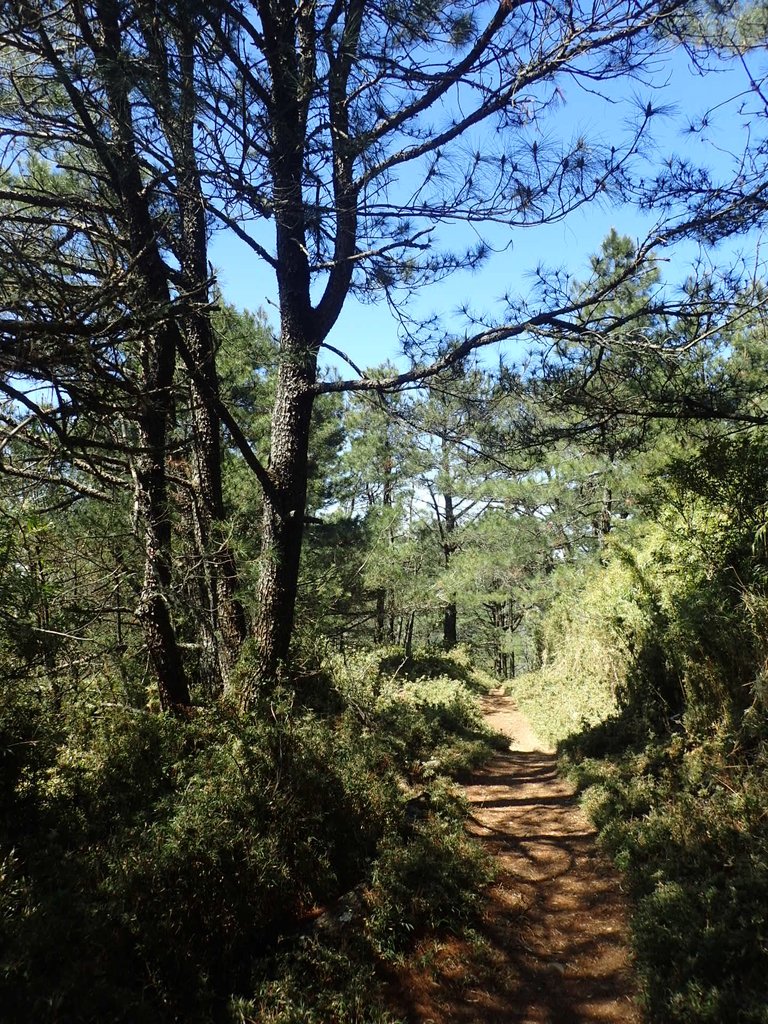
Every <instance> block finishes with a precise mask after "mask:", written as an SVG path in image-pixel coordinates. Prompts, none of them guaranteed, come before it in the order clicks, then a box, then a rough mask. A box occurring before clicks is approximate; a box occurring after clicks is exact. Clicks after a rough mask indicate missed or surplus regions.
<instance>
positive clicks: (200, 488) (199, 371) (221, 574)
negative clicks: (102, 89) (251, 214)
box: [164, 21, 246, 689]
mask: <svg viewBox="0 0 768 1024" xmlns="http://www.w3.org/2000/svg"><path fill="white" fill-rule="evenodd" d="M178 31H179V33H180V37H181V38H180V46H179V49H180V53H181V56H180V69H181V74H182V82H183V88H182V89H181V90H180V94H179V107H178V111H177V112H176V114H175V116H173V115H172V116H171V117H170V119H169V123H167V124H166V131H167V134H168V137H169V139H170V140H171V145H172V147H173V149H174V156H175V159H176V164H177V167H178V175H179V181H178V185H177V199H178V204H179V212H180V228H181V231H180V241H179V257H180V263H181V269H182V274H183V276H184V279H185V288H186V291H187V293H188V295H189V310H188V312H187V315H186V316H185V318H184V321H183V324H182V327H181V329H182V330H183V331H184V340H185V342H186V345H187V348H188V349H189V353H190V355H191V357H192V359H193V361H194V366H195V374H194V375H193V376H192V378H191V380H190V383H189V393H190V408H191V417H192V440H193V448H194V485H195V488H196V491H197V494H198V500H197V502H196V504H195V534H196V541H197V546H198V550H199V557H200V560H201V568H202V575H203V580H204V586H203V589H204V592H205V594H206V605H207V607H204V608H203V609H202V612H203V616H204V618H205V619H207V622H206V624H205V625H206V631H207V633H208V635H209V638H210V644H211V647H212V651H211V655H212V659H213V661H214V668H215V671H216V673H217V675H218V677H219V678H218V682H219V684H220V685H221V686H223V687H224V688H225V689H226V687H227V684H228V681H229V678H230V675H231V671H232V669H233V667H234V664H235V662H236V661H237V658H238V655H239V653H240V648H241V646H242V644H243V641H244V640H245V636H246V621H245V613H244V610H243V607H242V604H241V603H240V601H239V600H238V598H237V590H238V575H237V567H236V564H235V558H234V555H233V553H232V549H231V547H230V545H229V542H228V539H227V536H226V532H225V523H226V516H225V512H224V497H223V489H222V477H221V424H220V421H219V416H218V413H217V412H216V411H215V405H216V402H217V401H218V399H219V377H218V371H217V367H216V339H215V337H214V332H213V328H212V324H211V315H210V299H209V270H208V235H207V228H206V222H205V200H204V197H203V189H202V184H201V181H200V173H199V170H198V166H197V154H196V150H195V127H194V126H195V117H196V116H197V105H196V102H195V81H194V78H195V59H194V56H193V55H194V52H195V45H196V29H195V26H194V23H193V22H192V21H190V22H189V23H188V24H187V23H183V24H181V25H180V26H178ZM167 88H168V94H169V96H170V95H172V89H171V88H170V86H167ZM164 109H165V108H164ZM167 109H168V110H171V109H172V108H171V107H170V106H169V107H168V108H167Z"/></svg>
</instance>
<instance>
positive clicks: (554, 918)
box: [397, 693, 641, 1024]
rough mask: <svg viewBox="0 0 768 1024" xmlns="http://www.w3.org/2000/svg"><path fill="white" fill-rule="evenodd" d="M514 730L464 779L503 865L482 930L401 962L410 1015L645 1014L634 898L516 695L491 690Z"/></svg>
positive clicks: (575, 1022)
mask: <svg viewBox="0 0 768 1024" xmlns="http://www.w3.org/2000/svg"><path fill="white" fill-rule="evenodd" d="M483 710H484V712H485V714H486V717H487V719H488V721H489V724H490V725H491V727H492V728H494V729H496V730H497V731H499V732H503V733H504V734H505V735H507V736H509V737H510V749H509V751H508V752H505V753H502V754H498V755H497V756H495V757H494V758H493V760H492V761H491V762H490V763H489V764H487V765H486V766H485V767H484V768H483V769H481V770H480V771H478V772H476V773H475V774H474V775H473V776H472V778H471V779H470V780H469V781H468V783H467V784H466V785H465V787H464V788H465V792H466V796H467V799H468V800H469V802H470V808H471V817H470V831H471V832H472V834H473V835H475V836H477V837H478V839H479V840H480V841H481V842H483V843H484V844H485V845H486V846H487V847H488V849H489V850H490V851H491V852H492V853H493V855H494V856H495V857H496V858H497V864H498V868H499V874H498V877H497V880H496V882H495V884H494V885H493V886H492V887H491V889H490V892H489V894H488V895H489V899H488V902H487V905H486V908H485V911H484V914H483V919H482V924H481V927H480V928H479V929H478V930H479V932H480V936H481V938H482V940H483V941H482V942H475V943H472V942H471V941H468V940H466V939H462V940H453V941H451V942H444V943H443V944H442V945H441V947H440V949H439V950H438V951H437V952H436V953H432V954H431V955H430V954H429V953H428V952H427V951H425V957H424V967H423V969H413V968H411V969H407V970H405V971H404V972H402V973H400V976H399V977H398V979H397V980H398V984H397V988H398V989H399V996H400V998H399V999H398V1002H401V1001H402V1002H401V1005H402V1010H403V1011H404V1012H405V1014H406V1019H407V1020H408V1021H409V1022H411V1024H593V1022H598V1021H599V1022H611V1024H638V1022H639V1021H640V1019H641V1017H640V1013H639V1011H638V1009H637V1007H636V1005H635V1003H634V984H633V977H632V971H631V967H630V955H629V949H628V935H627V924H626V908H625V901H624V898H623V895H622V892H621V888H620V882H619V878H618V876H617V873H616V871H615V869H614V868H613V867H612V865H611V864H610V862H609V861H608V859H607V858H606V857H605V856H604V855H603V854H602V852H601V851H599V850H598V849H597V846H596V843H595V829H594V828H593V826H592V825H591V824H590V823H589V821H588V820H587V818H586V817H585V815H584V813H583V812H582V811H581V810H580V808H579V807H578V805H577V803H576V800H575V797H574V795H573V789H572V788H571V787H570V786H569V785H568V783H567V782H566V781H565V780H564V779H563V778H562V777H561V776H560V775H559V774H558V771H557V763H556V758H555V755H554V753H553V752H552V751H549V750H547V749H546V748H545V747H543V745H542V744H541V743H540V742H539V741H538V740H537V738H536V736H535V735H534V733H533V732H532V730H531V727H530V724H529V723H528V720H527V719H526V718H525V716H524V715H523V714H522V713H521V712H520V711H519V710H518V709H517V706H516V705H515V702H514V701H513V700H512V699H511V698H509V697H506V696H504V695H503V694H502V693H494V694H491V695H489V696H488V697H486V698H484V700H483Z"/></svg>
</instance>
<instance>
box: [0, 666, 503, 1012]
mask: <svg viewBox="0 0 768 1024" xmlns="http://www.w3.org/2000/svg"><path fill="white" fill-rule="evenodd" d="M387 657H389V656H387ZM381 661H382V659H380V658H378V657H377V656H373V655H371V656H367V657H360V658H357V659H352V660H350V661H347V662H346V663H345V662H342V661H340V660H337V661H335V662H334V663H328V664H326V665H325V667H323V668H322V669H320V670H318V672H317V674H316V676H315V679H314V684H313V687H312V688H309V689H311V694H312V699H311V700H308V701H306V702H303V701H302V700H301V688H300V686H298V687H297V689H296V691H295V693H293V692H291V693H290V694H289V691H288V690H287V689H286V691H285V692H282V693H272V694H270V696H269V698H266V697H265V698H264V699H263V701H262V703H261V705H260V706H259V707H257V708H256V709H255V710H254V712H253V713H252V714H251V715H249V716H244V717H243V716H235V715H228V714H226V713H225V712H224V710H222V709H218V710H212V709H202V708H200V709H198V712H197V714H196V715H195V716H194V717H192V718H190V719H189V720H187V721H179V720H177V719H173V718H170V717H167V716H165V715H162V714H157V713H156V712H153V711H150V710H148V709H147V708H146V707H145V706H143V704H142V702H141V701H140V700H138V699H137V695H136V693H134V694H133V698H132V699H131V698H130V696H129V695H128V694H125V695H124V699H122V700H114V699H110V700H103V699H102V700H101V701H99V700H98V699H97V698H98V695H99V684H98V681H94V680H89V681H88V683H87V685H85V686H83V688H82V690H81V692H80V693H79V695H77V694H71V695H70V700H69V703H68V705H67V707H66V709H62V708H61V707H56V706H55V705H54V703H53V702H52V701H51V700H50V695H49V693H47V692H46V690H45V688H44V687H37V689H36V690H35V691H31V690H27V691H25V690H23V689H21V690H20V689H19V688H18V687H17V686H15V687H14V688H11V687H8V688H7V689H6V691H5V692H4V693H3V695H2V696H3V701H2V704H0V759H1V764H2V769H3V771H2V789H1V790H0V804H2V811H3V815H2V822H1V823H0V948H2V950H3V951H4V952H3V954H2V960H1V961H0V1005H2V1007H3V1011H2V1016H3V1020H4V1021H8V1022H9V1024H16V1022H22V1021H23V1022H27V1021H30V1020H35V1021H39V1022H41V1024H45V1022H57V1024H58V1022H67V1024H69V1022H80V1021H82V1022H90V1021H99V1022H103V1021H110V1022H111V1021H115V1022H119V1021H126V1022H128V1021H130V1022H132V1024H134V1022H138V1024H141V1022H142V1021H146V1022H148V1024H149V1022H152V1024H156V1022H160V1024H163V1022H166V1021H167V1022H170V1021H177V1020H183V1021H189V1022H196V1021H199V1022H215V1021H233V1020H235V1021H237V1020H239V1021H246V1020H248V1021H251V1020H253V1021H256V1020H258V1021H259V1022H274V1024H278V1022H279V1024H288V1022H289V1021H303V1022H307V1024H313V1022H317V1024H321V1022H322V1024H333V1022H334V1021H339V1022H341V1021H345V1022H347V1021H349V1022H357V1021H359V1022H366V1024H367V1022H370V1024H384V1022H390V1021H391V1020H392V1017H391V1015H390V1014H388V1011H387V1010H386V1008H385V1007H384V1004H383V1002H382V1001H381V1000H380V999H379V997H378V996H377V994H376V992H377V985H376V980H375V964H376V962H377V960H380V959H381V958H387V957H391V956H397V955H400V954H401V953H402V951H403V950H405V949H406V948H407V946H408V943H409V942H410V941H411V940H412V938H413V937H414V936H415V935H418V934H419V933H422V932H423V931H424V930H425V929H430V928H441V927H448V928H452V927H461V926H462V923H463V922H464V921H466V920H467V919H468V917H469V916H470V915H471V912H472V909H473V907H474V906H475V901H476V900H477V898H478V897H477V893H478V891H479V889H480V887H481V886H482V884H483V880H484V878H485V877H486V871H485V867H484V865H483V862H482V859H481V858H480V857H479V855H478V853H477V850H476V847H475V846H474V845H472V844H470V843H469V842H468V841H467V839H466V837H465V834H464V830H463V824H462V820H463V808H462V807H461V804H460V801H458V799H457V798H456V796H455V794H454V793H453V791H452V789H451V787H450V785H449V783H448V782H447V776H448V775H449V774H451V773H455V772H461V771H466V770H468V769H469V768H470V767H472V765H474V764H476V763H478V761H479V760H481V759H482V758H484V757H487V756H488V753H489V751H490V745H489V744H490V740H491V737H489V736H488V734H487V731H486V730H485V728H484V726H483V724H482V721H481V719H480V716H479V713H478V711H477V708H476V705H475V703H474V698H473V696H472V693H471V688H473V687H474V688H478V686H481V683H477V684H476V683H475V682H474V681H473V678H472V674H471V670H469V669H468V667H467V666H466V665H463V666H462V665H459V666H458V667H457V671H456V673H455V676H456V677H458V678H456V677H452V676H451V675H450V674H449V673H450V670H451V666H450V662H449V661H446V660H445V659H442V660H441V667H442V669H443V671H442V672H441V673H438V674H436V673H435V672H434V664H433V661H434V660H431V661H428V662H427V663H426V664H425V671H424V673H423V674H422V675H421V676H420V674H419V672H418V670H417V665H418V661H417V660H413V661H412V671H409V672H408V673H407V674H393V672H392V671H391V670H390V669H389V665H388V663H387V660H386V658H384V659H383V661H384V669H383V670H382V664H381ZM244 670H247V665H246V667H245V669H244ZM113 691H114V687H112V688H111V690H110V697H114V692H113ZM425 794H426V795H425ZM416 795H419V796H420V797H421V799H422V801H423V802H424V808H425V810H424V813H423V814H420V815H419V816H418V818H417V819H414V818H413V817H412V816H411V815H409V809H410V807H411V806H412V805H411V803H410V801H411V800H412V798H413V797H414V796H416ZM358 885H361V886H362V887H363V892H364V897H363V903H364V912H363V914H362V916H361V918H360V920H359V921H357V922H354V923H353V925H351V926H350V928H349V930H348V931H345V935H344V937H343V939H341V940H339V939H337V938H321V937H319V936H315V935H314V934H313V932H312V930H311V921H312V920H313V918H314V916H316V914H317V913H318V908H322V907H324V906H327V905H332V904H333V902H334V900H335V899H336V898H337V897H339V896H341V895H342V894H344V893H345V892H347V891H348V890H350V889H351V888H353V887H354V886H358ZM313 978H316V979H322V981H323V983H322V984H319V982H318V984H314V983H312V979H313Z"/></svg>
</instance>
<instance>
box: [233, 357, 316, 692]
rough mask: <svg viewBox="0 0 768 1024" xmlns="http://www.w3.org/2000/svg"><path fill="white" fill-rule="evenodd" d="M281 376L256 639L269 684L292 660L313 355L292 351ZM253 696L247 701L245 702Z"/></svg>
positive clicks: (261, 667)
mask: <svg viewBox="0 0 768 1024" xmlns="http://www.w3.org/2000/svg"><path fill="white" fill-rule="evenodd" d="M291 355H292V358H290V357H289V358H285V359H284V360H283V362H282V363H281V365H280V368H279V370H278V377H277V389H276V395H275V406H274V414H273V418H272V438H271V444H270V470H269V472H270V477H271V480H272V488H271V490H270V491H268V492H265V495H264V516H263V522H262V564H261V574H260V578H259V590H258V599H259V603H258V611H257V615H256V623H255V628H254V637H255V640H256V645H257V649H258V651H259V657H260V665H259V677H260V681H261V682H263V683H266V684H267V685H269V684H270V683H272V682H274V680H275V679H276V678H277V677H278V675H279V672H280V668H281V666H282V665H284V664H285V662H286V661H287V659H288V651H289V648H290V643H291V636H292V633H293V624H294V614H295V607H296V594H297V590H298V581H299V563H300V559H301V545H302V539H303V536H304V512H305V505H306V499H307V472H308V462H309V431H310V424H311V419H312V406H313V402H314V392H313V391H312V390H311V383H310V381H311V378H312V377H313V376H314V373H315V363H314V359H313V358H310V359H309V360H302V359H301V354H300V352H297V351H296V349H295V348H294V349H293V352H292V353H291ZM251 696H252V694H251V693H250V692H247V693H245V694H244V695H243V700H244V702H245V703H246V704H247V703H248V701H249V700H250V698H251Z"/></svg>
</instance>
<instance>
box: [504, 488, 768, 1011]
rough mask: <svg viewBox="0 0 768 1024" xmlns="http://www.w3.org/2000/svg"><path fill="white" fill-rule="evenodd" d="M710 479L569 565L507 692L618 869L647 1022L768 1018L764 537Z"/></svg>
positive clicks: (767, 637) (767, 630) (767, 641)
mask: <svg viewBox="0 0 768 1024" xmlns="http://www.w3.org/2000/svg"><path fill="white" fill-rule="evenodd" d="M702 479H703V483H702ZM724 480H726V482H729V481H730V477H729V476H728V475H727V474H724ZM673 483H674V478H673ZM704 483H707V480H706V478H702V476H701V474H699V475H695V476H693V477H692V478H691V480H686V481H685V488H687V490H686V489H682V490H681V491H680V492H679V493H677V492H676V504H675V505H674V506H671V505H670V506H664V507H663V508H662V512H661V514H660V516H659V522H658V523H656V524H654V525H653V526H651V527H648V528H647V529H646V530H645V531H644V532H643V534H642V535H639V536H637V537H636V538H635V540H634V543H633V544H632V545H626V546H622V544H621V543H619V542H612V543H611V544H609V545H608V546H607V548H606V549H605V550H604V552H603V554H602V562H601V564H600V565H597V564H595V565H593V566H591V567H588V568H587V569H586V570H584V571H582V572H581V573H579V574H576V573H571V575H570V576H569V575H568V574H567V573H566V574H565V575H564V578H563V589H562V593H561V597H560V599H559V600H558V601H556V602H555V603H554V604H553V606H552V607H551V609H550V610H549V613H548V614H547V615H546V616H545V617H544V620H543V622H542V624H541V627H540V632H541V636H542V652H543V659H542V660H543V664H542V666H541V668H540V669H539V670H538V671H537V672H533V673H530V674H528V675H527V676H524V677H522V678H521V679H519V680H517V681H516V682H515V683H514V688H513V692H514V694H515V697H516V698H517V700H518V701H519V703H520V704H521V706H522V707H523V709H524V710H525V711H527V712H528V714H529V715H530V717H531V719H532V720H533V724H534V728H535V729H536V731H537V732H538V733H539V734H540V735H541V736H542V737H544V738H547V739H549V740H550V741H556V742H558V744H559V752H560V757H561V763H562V764H563V766H564V767H565V768H566V770H567V771H569V773H570V774H571V776H572V777H573V778H574V780H575V781H576V783H577V785H578V787H579V789H580V791H581V794H582V799H583V802H584V806H585V807H586V809H587V811H588V812H589V814H590V815H591V817H592V818H593V820H594V821H595V823H596V824H597V826H598V828H599V829H600V839H601V842H602V843H603V844H604V846H605V848H606V849H607V850H608V851H609V852H610V853H611V854H612V855H613V857H614V858H615V860H616V862H617V864H618V865H619V867H620V868H621V869H623V871H624V875H625V879H626V884H627V887H628V890H629V893H630V895H631V898H632V903H633V907H632V920H631V926H632V933H633V941H634V948H635V954H636V964H637V969H638V973H639V978H640V982H641V990H642V999H643V1003H644V1009H645V1017H646V1020H647V1022H648V1024H726V1022H727V1024H766V1022H768V812H767V811H766V808H768V726H766V714H765V713H766V708H768V703H767V702H766V689H765V677H766V665H768V628H767V627H768V619H767V618H766V614H765V609H766V601H767V597H766V580H767V578H768V577H767V575H766V566H765V557H766V552H765V550H764V549H763V548H761V547H758V546H756V545H755V544H754V537H753V536H752V535H751V534H750V533H749V529H748V526H749V518H748V517H747V516H746V515H743V514H741V512H739V506H738V502H739V501H741V500H742V499H741V497H740V495H741V492H740V491H739V490H738V488H737V487H735V486H734V485H733V483H732V481H731V482H729V486H730V487H731V489H732V490H733V491H734V494H735V497H734V499H733V500H734V508H735V509H736V511H734V512H733V514H732V515H730V514H729V515H725V513H724V512H723V510H722V508H720V506H718V508H719V509H720V511H719V512H718V514H717V515H714V514H712V515H710V514H709V513H710V511H711V510H710V508H709V505H708V504H707V503H706V502H705V501H704V500H703V499H702V494H701V493H700V492H701V491H703V484H704ZM670 486H671V485H670ZM723 486H724V485H723ZM718 493H719V492H718ZM761 493H764V492H762V491H761ZM704 497H705V498H706V495H705V496H704ZM737 513H738V514H737ZM745 524H746V525H745Z"/></svg>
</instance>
